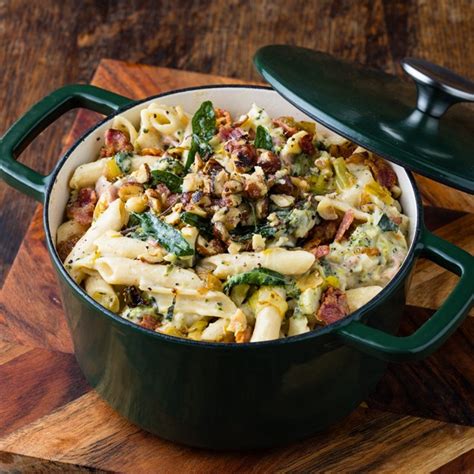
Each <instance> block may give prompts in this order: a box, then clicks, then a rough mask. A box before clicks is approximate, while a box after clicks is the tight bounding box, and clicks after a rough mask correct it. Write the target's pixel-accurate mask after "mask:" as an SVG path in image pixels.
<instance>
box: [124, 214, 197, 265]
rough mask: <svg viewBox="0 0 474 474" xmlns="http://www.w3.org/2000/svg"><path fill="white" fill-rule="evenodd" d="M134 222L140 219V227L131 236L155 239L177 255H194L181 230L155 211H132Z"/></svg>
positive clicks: (140, 238)
mask: <svg viewBox="0 0 474 474" xmlns="http://www.w3.org/2000/svg"><path fill="white" fill-rule="evenodd" d="M132 216H133V218H134V222H135V221H138V223H139V228H138V229H137V230H135V231H134V232H133V233H132V234H130V236H131V237H134V238H136V239H139V240H147V239H148V238H152V239H155V240H156V241H157V242H158V243H159V244H160V245H162V246H163V247H164V248H165V249H166V250H167V251H168V252H170V253H174V254H175V255H176V256H177V257H185V256H188V255H194V250H193V249H192V247H191V246H190V245H189V243H188V242H187V240H186V239H185V238H184V237H183V236H182V235H181V232H179V231H178V230H176V229H175V228H174V227H172V226H170V225H169V224H167V223H166V222H164V221H162V220H161V219H160V218H159V217H157V216H156V215H155V214H154V213H153V212H151V211H148V212H143V213H141V214H137V213H135V212H133V213H132Z"/></svg>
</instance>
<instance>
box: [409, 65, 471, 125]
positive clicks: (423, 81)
mask: <svg viewBox="0 0 474 474" xmlns="http://www.w3.org/2000/svg"><path fill="white" fill-rule="evenodd" d="M401 65H402V67H403V69H404V70H405V72H406V73H407V74H408V75H409V76H411V77H412V79H413V80H414V81H415V84H416V88H417V93H418V97H417V103H416V108H417V109H418V110H420V111H421V112H424V113H426V114H429V115H431V116H432V117H435V118H439V117H441V116H442V115H443V114H444V113H445V112H446V111H447V110H448V109H449V107H451V106H452V105H453V104H456V103H457V102H474V82H471V81H469V80H468V79H466V78H464V77H461V76H458V75H457V74H455V73H454V72H452V71H450V70H449V69H446V68H444V67H441V66H438V65H436V64H433V63H430V62H429V61H425V60H423V59H416V58H405V59H403V60H402V61H401Z"/></svg>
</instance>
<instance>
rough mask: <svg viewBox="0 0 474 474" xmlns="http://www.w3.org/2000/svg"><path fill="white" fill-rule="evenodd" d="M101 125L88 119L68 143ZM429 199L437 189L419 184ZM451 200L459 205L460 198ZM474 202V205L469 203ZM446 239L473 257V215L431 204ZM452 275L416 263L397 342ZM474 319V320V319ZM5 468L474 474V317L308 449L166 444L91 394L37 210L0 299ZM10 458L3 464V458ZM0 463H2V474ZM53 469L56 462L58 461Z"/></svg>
mask: <svg viewBox="0 0 474 474" xmlns="http://www.w3.org/2000/svg"><path fill="white" fill-rule="evenodd" d="M229 81H230V82H235V80H232V79H226V78H223V77H219V76H207V75H202V74H196V73H189V72H185V71H177V70H170V69H164V68H155V67H151V66H140V65H132V64H125V63H122V62H118V61H110V60H106V61H103V62H101V64H100V66H99V68H98V70H97V73H96V75H95V76H94V79H93V83H94V84H97V85H100V86H107V87H108V88H110V89H112V90H114V91H116V92H119V93H121V94H124V95H127V96H130V97H136V98H139V97H143V96H147V95H151V94H154V93H157V92H159V91H162V90H166V89H168V88H177V87H187V86H191V85H201V84H206V83H222V82H229ZM97 119H98V116H97V115H96V114H92V113H88V112H80V113H79V114H78V116H77V119H76V121H75V122H74V126H73V128H72V131H71V133H70V135H69V136H68V138H67V139H66V142H65V145H66V146H67V145H68V144H70V143H71V142H72V141H73V140H74V138H76V137H77V136H78V135H79V134H80V133H81V132H82V131H83V130H84V129H86V128H87V127H88V126H90V125H91V124H92V123H94V122H95V121H96V120H97ZM421 185H422V191H423V195H424V197H425V202H427V203H429V202H430V199H431V197H430V196H431V192H430V190H431V187H430V185H427V184H426V183H421ZM447 196H449V198H450V199H452V200H453V201H455V202H457V201H458V199H461V197H462V196H461V197H460V198H457V193H456V192H455V191H451V192H450V194H445V195H443V197H442V199H445V198H446V197H447ZM468 204H472V202H468ZM426 210H427V221H428V223H429V226H430V228H431V229H432V230H434V231H435V232H436V233H437V234H438V235H441V236H443V237H444V238H447V239H449V240H452V241H453V242H454V243H456V244H457V245H460V246H462V247H463V248H465V249H467V250H469V251H470V252H474V241H473V239H472V234H473V233H474V214H470V213H464V212H460V211H454V210H451V211H446V210H441V209H439V208H433V207H430V206H427V207H426ZM454 282H455V278H454V277H453V276H452V275H450V274H448V273H447V272H446V271H443V270H441V269H440V268H439V267H435V266H434V265H433V264H430V263H427V262H420V264H419V265H418V268H417V271H416V274H415V276H414V278H413V281H412V282H411V291H410V294H409V298H408V304H409V306H407V309H406V314H405V315H404V318H403V325H402V328H401V334H409V333H410V332H412V331H413V329H414V328H416V327H418V326H419V325H420V324H422V323H423V321H425V320H426V319H427V318H429V317H430V316H431V314H432V313H433V309H434V308H437V307H438V306H439V305H440V303H441V302H442V300H443V298H444V297H445V296H446V294H447V293H448V292H449V290H450V289H451V288H452V286H453V284H454ZM473 314H474V311H473ZM0 334H2V338H3V342H2V341H0V380H1V381H2V383H0V453H1V452H3V454H2V455H1V456H0V470H1V469H2V467H5V465H6V462H9V461H13V462H14V463H15V465H18V463H19V465H20V466H21V465H24V464H25V463H32V465H34V466H35V467H37V466H44V467H45V469H52V468H53V467H54V468H58V469H60V468H62V469H69V468H71V464H72V465H73V466H74V467H75V468H81V469H82V468H87V469H100V470H113V471H116V470H125V471H133V470H136V469H139V470H146V471H148V470H150V469H158V470H160V471H163V472H170V471H172V470H178V471H187V470H190V469H191V470H194V471H198V472H202V471H220V470H222V469H223V468H224V467H225V469H226V470H228V471H239V470H249V469H254V470H256V471H259V472H261V471H267V470H272V471H273V470H283V471H287V470H291V471H299V472H304V471H307V470H315V471H319V470H328V471H339V472H340V471H343V472H345V471H349V470H364V471H373V472H394V471H398V472H400V471H406V472H427V471H432V470H434V469H441V472H443V471H444V472H450V469H453V466H454V469H459V466H463V465H465V466H467V467H474V459H473V458H474V427H473V426H474V393H473V390H472V387H473V386H474V360H473V351H472V342H471V341H472V340H473V338H474V318H468V320H467V321H466V322H465V323H464V324H463V326H462V328H461V329H459V330H458V331H457V332H456V334H455V335H454V336H453V337H452V338H451V339H450V340H449V342H448V343H447V344H446V345H445V346H443V348H442V349H441V350H440V351H439V352H437V353H436V355H434V356H432V357H430V358H428V359H427V360H426V361H423V362H418V363H412V364H403V365H393V366H390V368H389V370H388V372H387V374H386V375H385V377H384V378H383V379H382V381H381V382H380V384H379V385H378V387H377V389H376V391H375V393H374V394H372V395H371V397H370V398H369V399H368V400H367V401H366V403H365V404H364V405H363V406H361V407H359V408H358V409H357V410H356V411H355V412H354V414H353V415H351V417H349V418H348V419H347V420H345V421H344V422H342V423H339V424H338V425H337V426H336V427H334V428H332V429H330V430H327V431H326V432H324V433H322V434H320V435H317V436H315V437H313V438H311V439H309V440H307V441H304V442H302V443H295V444H294V445H290V446H288V447H285V448H283V449H275V450H268V451H262V452H243V453H237V454H236V453H219V454H218V453H212V452H209V451H203V450H194V449H189V448H185V447H181V446H177V445H173V444H171V443H168V442H165V441H163V440H160V439H159V438H156V437H153V436H151V435H148V434H147V433H145V432H143V431H141V430H140V429H138V428H136V427H134V426H133V425H131V424H130V423H127V422H126V421H125V420H124V419H122V418H121V417H120V416H119V415H117V414H115V413H114V412H113V411H112V410H111V409H110V408H109V407H108V406H107V405H106V404H105V403H104V402H102V401H101V400H100V399H99V398H98V396H97V395H96V394H95V392H94V391H92V390H91V388H90V387H89V386H88V384H87V383H86V382H85V380H84V378H83V377H82V375H81V372H80V370H79V368H78V366H77V364H76V362H75V360H74V357H73V355H72V351H73V348H72V343H71V338H70V335H69V331H68V329H67V327H66V323H65V319H64V315H63V312H62V308H61V305H60V296H59V292H58V288H57V284H56V279H55V276H54V273H53V271H52V269H51V265H50V263H49V257H48V255H47V252H46V249H45V245H44V234H43V231H42V223H41V207H38V209H37V211H36V213H35V215H34V218H33V220H32V223H31V225H30V227H29V229H28V232H27V234H26V237H25V239H24V241H23V243H22V245H21V247H20V250H19V252H18V255H17V257H16V259H15V262H14V264H13V266H12V268H11V271H10V272H9V275H8V278H7V279H6V282H5V285H4V287H3V289H2V292H1V293H0ZM2 456H3V458H2ZM2 459H3V463H4V465H3V466H2V464H1V463H2ZM51 463H53V464H51Z"/></svg>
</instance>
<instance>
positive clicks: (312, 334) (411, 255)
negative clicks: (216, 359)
mask: <svg viewBox="0 0 474 474" xmlns="http://www.w3.org/2000/svg"><path fill="white" fill-rule="evenodd" d="M236 88H238V89H255V90H269V91H273V92H275V94H278V92H277V91H276V90H274V89H273V88H272V87H269V86H264V85H245V84H209V85H204V86H195V87H185V88H181V89H173V90H170V91H166V92H162V93H160V94H156V95H152V96H149V97H146V98H144V99H140V100H137V101H135V100H132V101H131V102H130V104H127V105H125V106H123V107H121V108H119V109H118V110H116V111H115V112H113V113H112V114H110V115H107V116H105V117H104V118H103V119H102V120H100V121H99V122H98V123H96V124H95V125H94V126H92V127H91V128H89V129H88V130H87V131H85V132H84V133H83V134H82V135H81V136H80V137H79V138H78V139H77V140H76V141H75V142H74V143H73V144H72V145H71V147H70V148H69V149H68V150H67V151H66V153H64V155H63V156H62V157H61V159H60V160H59V161H58V162H57V163H56V165H55V167H54V169H53V171H52V172H51V175H50V179H49V182H48V185H47V189H46V193H45V198H44V208H43V227H44V230H45V234H46V243H47V247H48V251H49V254H50V256H51V258H52V260H53V263H54V265H55V266H56V268H57V270H58V271H59V272H60V275H61V276H62V277H63V278H64V279H65V280H66V282H67V283H68V285H69V287H70V288H71V289H72V290H74V291H75V293H76V294H77V295H78V297H80V298H82V299H83V300H85V301H86V302H87V303H89V305H91V306H93V307H94V308H95V309H96V310H97V311H99V312H100V313H102V314H103V315H104V316H106V317H108V318H110V319H112V321H113V322H115V323H118V324H119V325H123V326H124V327H128V328H130V329H131V330H132V331H138V332H139V333H141V334H143V335H145V336H148V337H155V338H156V339H157V340H163V341H167V342H171V343H175V344H178V345H184V346H191V347H196V348H197V347H200V348H203V349H221V350H222V349H226V348H229V350H249V349H258V348H267V347H271V346H280V345H287V344H293V343H298V342H305V341H309V340H310V339H317V338H319V337H322V336H324V335H326V334H330V333H332V332H333V331H336V330H337V329H339V328H342V327H344V326H347V325H348V324H350V323H351V322H353V321H360V320H361V319H362V318H363V316H365V315H366V314H367V313H369V312H370V311H372V310H373V309H374V308H376V307H378V306H381V305H382V304H383V303H384V300H385V299H386V298H387V297H388V296H389V295H390V294H391V293H392V291H393V289H394V287H395V286H397V285H398V283H400V282H401V281H402V280H403V279H405V278H406V276H407V274H408V272H409V271H410V270H411V267H412V264H413V262H414V259H415V257H416V253H417V243H418V241H419V239H420V235H421V232H422V228H423V225H422V223H423V206H422V202H421V198H420V192H419V190H418V187H417V184H416V181H415V179H414V176H413V173H412V172H411V171H410V170H408V169H406V168H405V167H403V166H402V168H403V169H404V171H405V172H406V174H407V176H408V180H409V182H410V184H411V186H412V188H413V191H414V195H415V204H416V210H417V221H416V223H415V230H414V235H413V240H412V243H411V245H410V248H409V251H408V253H407V255H406V256H405V260H404V262H403V264H402V266H401V267H400V269H399V270H398V272H397V273H396V275H395V276H394V277H393V278H392V280H391V281H390V282H389V283H388V284H387V285H386V286H385V287H384V288H383V289H382V291H380V293H378V294H377V296H375V298H373V299H372V300H370V301H369V302H368V303H367V304H365V305H364V306H362V307H361V308H359V309H358V310H357V311H355V312H354V313H352V314H351V315H349V316H347V317H346V318H344V319H342V320H340V321H337V322H336V323H333V324H330V325H328V326H324V327H322V328H321V329H319V330H317V331H309V332H306V333H303V334H300V335H297V336H291V337H286V338H280V339H274V340H271V341H262V342H245V343H237V342H228V343H223V342H204V341H194V340H191V339H186V338H180V337H175V336H169V335H167V334H162V333H159V332H156V331H152V330H151V329H147V328H144V327H141V326H139V325H138V324H135V323H133V322H132V321H128V320H127V319H125V318H122V317H121V316H120V315H118V314H116V313H113V312H112V311H110V310H108V309H107V308H104V307H103V306H101V305H100V304H99V303H97V302H96V301H95V300H94V299H93V298H92V297H90V296H89V295H88V294H87V293H86V292H85V290H84V289H83V288H82V287H81V286H80V285H78V284H77V283H76V282H75V281H74V280H73V279H72V277H71V276H70V275H69V273H68V272H67V271H66V269H65V267H64V265H63V263H62V261H61V260H60V258H59V256H58V254H57V251H56V247H55V245H54V242H53V240H52V237H51V230H50V227H49V205H50V197H51V192H52V189H53V187H54V184H55V183H56V180H57V176H58V174H59V171H60V170H61V169H62V167H63V165H64V163H65V162H66V161H67V160H68V159H69V157H70V156H71V154H72V153H73V151H74V150H76V149H77V148H78V147H79V146H80V145H81V144H82V142H83V141H84V140H85V139H86V137H88V136H89V135H90V134H91V133H93V132H94V131H95V130H96V129H97V128H99V127H100V126H102V125H103V124H105V123H106V122H110V121H111V120H112V119H113V118H114V117H116V116H117V115H120V114H122V113H123V112H125V111H127V110H129V109H132V108H134V107H136V106H139V105H141V104H143V103H145V102H148V101H150V100H152V99H159V98H162V97H166V96H169V95H174V94H178V93H182V92H192V91H199V90H206V89H236ZM285 100H288V99H285ZM290 103H291V102H290ZM315 121H316V122H317V119H315ZM325 126H326V125H325ZM326 128H329V129H331V127H327V126H326ZM333 131H334V132H335V133H337V134H339V135H340V133H339V132H338V131H336V130H333ZM399 166H400V165H399ZM237 348H238V349H237Z"/></svg>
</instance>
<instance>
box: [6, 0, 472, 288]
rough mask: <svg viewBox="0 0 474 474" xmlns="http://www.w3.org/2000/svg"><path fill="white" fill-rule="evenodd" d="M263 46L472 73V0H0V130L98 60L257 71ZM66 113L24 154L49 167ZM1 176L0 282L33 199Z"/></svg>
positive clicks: (81, 77)
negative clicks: (416, 60) (410, 61)
mask: <svg viewBox="0 0 474 474" xmlns="http://www.w3.org/2000/svg"><path fill="white" fill-rule="evenodd" d="M268 43H288V44H297V45H301V46H307V47H312V48H316V49H320V50H323V51H327V52H330V53H332V54H335V55H336V56H339V57H343V58H346V59H352V60H355V61H359V62H361V63H364V64H367V65H370V66H376V67H379V68H381V69H383V70H385V71H388V72H393V73H397V74H401V70H400V68H399V66H398V62H399V61H400V59H402V58H403V57H405V56H418V57H422V58H426V59H429V60H432V61H434V62H437V63H439V64H441V65H443V66H447V67H449V68H451V69H453V70H455V71H456V72H458V73H460V74H462V75H465V76H468V77H470V78H471V79H473V78H474V2H473V1H471V0H442V1H435V0H434V1H430V0H418V1H415V0H413V1H401V0H398V1H396V0H395V1H391V0H377V1H373V2H372V1H357V2H356V1H344V0H320V1H308V0H306V1H293V0H263V1H257V0H254V1H250V0H247V1H241V2H239V1H234V0H228V1H218V0H214V1H213V2H204V1H178V0H174V1H130V0H126V1H92V0H91V1H83V2H80V1H73V0H67V1H59V0H58V1H54V0H37V1H32V0H13V1H8V0H0V71H1V74H0V81H1V83H0V107H1V112H2V113H1V121H0V132H1V133H3V131H4V130H6V128H7V127H8V126H9V125H10V124H11V123H12V122H13V121H14V120H15V119H16V118H18V117H19V116H20V115H21V114H22V113H24V112H25V111H26V110H27V109H28V108H29V107H30V106H31V105H32V104H33V103H34V102H35V101H37V100H38V99H40V98H41V97H43V96H44V95H45V94H47V93H48V92H50V91H52V90H53V89H55V88H57V87H59V86H62V85H64V84H66V83H71V82H87V81H89V80H90V79H91V77H92V74H93V72H94V70H95V68H96V66H97V64H98V62H99V60H100V59H101V58H103V57H107V58H114V59H121V60H125V61H131V62H143V63H148V64H154V65H160V66H167V67H173V68H179V69H189V70H192V71H200V72H209V73H214V74H220V75H227V76H232V77H235V78H241V79H248V80H258V76H257V74H256V72H255V71H254V69H253V66H252V55H253V53H254V51H255V50H256V49H257V48H258V47H259V46H262V45H264V44H268ZM71 120H72V115H71V114H69V115H67V116H66V117H65V118H64V119H62V120H61V121H60V122H59V123H57V124H56V125H54V126H52V127H51V128H50V129H49V130H48V131H47V132H46V133H44V134H43V136H42V137H40V138H39V139H38V140H36V141H35V143H33V145H32V146H31V147H30V148H29V149H28V151H27V152H25V154H24V155H23V156H22V160H23V161H24V162H25V163H27V164H28V165H30V166H34V167H35V168H36V169H38V170H40V171H42V172H47V171H48V170H50V169H51V167H52V165H53V163H55V162H56V161H57V159H58V156H59V154H60V149H61V139H62V137H63V136H64V134H65V132H66V130H67V128H68V127H69V125H70V123H71ZM35 205H36V204H35V203H34V201H33V200H31V199H29V198H26V197H25V196H22V195H20V193H18V192H16V191H13V190H12V189H11V188H7V187H6V186H5V185H4V184H3V183H0V282H2V280H3V279H4V277H5V276H6V272H7V271H8V268H9V266H10V265H11V262H12V261H13V259H14V256H15V254H16V250H17V248H18V246H19V244H20V242H21V239H22V237H23V235H24V233H25V231H26V228H27V226H28V223H29V220H30V218H31V216H32V213H33V210H34V208H35Z"/></svg>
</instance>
